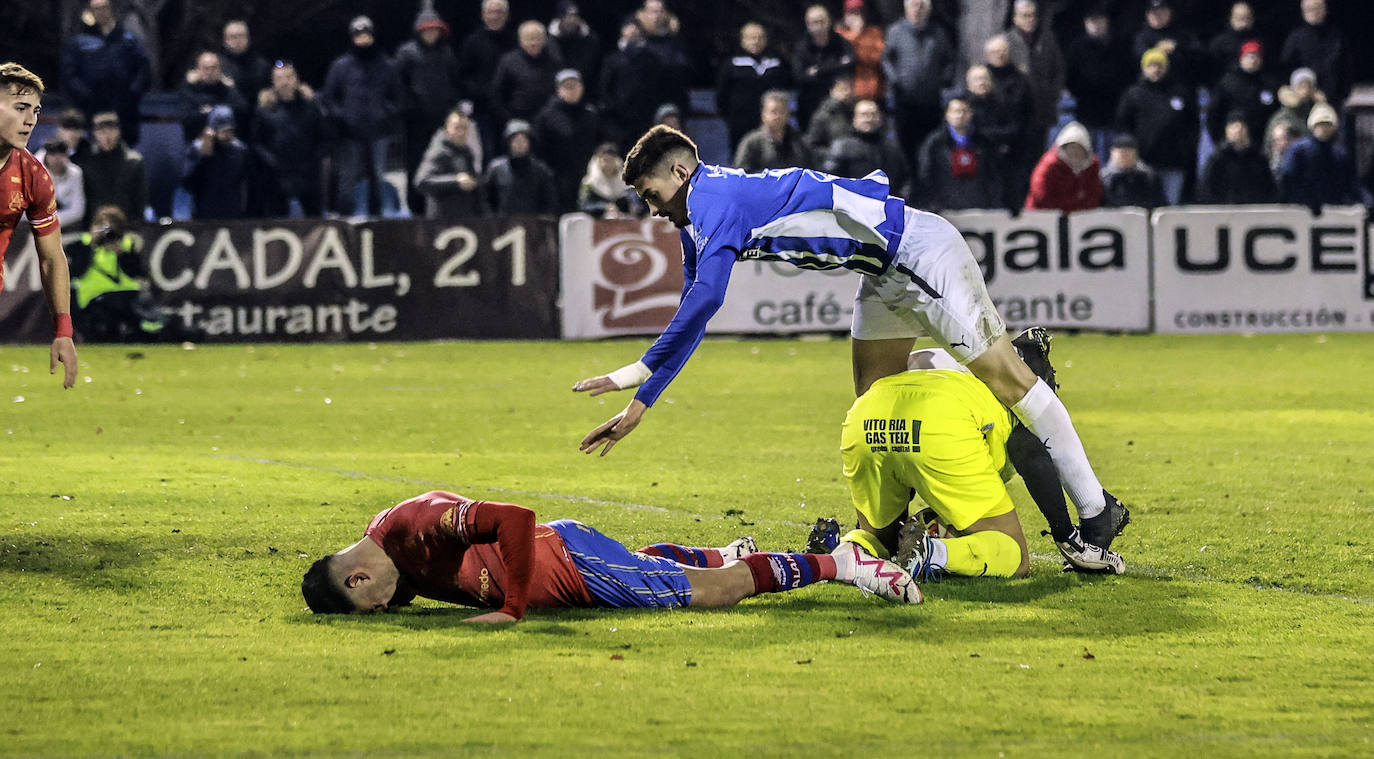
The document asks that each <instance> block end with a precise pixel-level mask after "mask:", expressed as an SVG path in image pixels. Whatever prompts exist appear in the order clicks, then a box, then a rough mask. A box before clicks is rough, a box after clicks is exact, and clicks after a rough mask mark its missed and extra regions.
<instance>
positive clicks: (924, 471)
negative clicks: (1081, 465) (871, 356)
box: [808, 328, 1129, 581]
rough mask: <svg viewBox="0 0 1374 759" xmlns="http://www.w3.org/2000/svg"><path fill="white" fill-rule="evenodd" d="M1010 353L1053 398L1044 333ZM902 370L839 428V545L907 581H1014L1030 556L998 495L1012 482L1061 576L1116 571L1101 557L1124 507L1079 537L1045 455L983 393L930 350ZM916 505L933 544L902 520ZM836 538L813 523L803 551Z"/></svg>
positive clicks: (1005, 498)
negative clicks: (847, 495) (883, 560)
mask: <svg viewBox="0 0 1374 759" xmlns="http://www.w3.org/2000/svg"><path fill="white" fill-rule="evenodd" d="M1013 342H1014V344H1015V346H1016V347H1017V349H1018V351H1019V352H1020V353H1021V355H1022V357H1023V359H1024V360H1025V361H1026V363H1027V364H1028V365H1029V366H1030V367H1031V369H1032V370H1034V371H1035V372H1036V374H1037V375H1039V376H1040V378H1041V379H1043V380H1045V382H1046V384H1048V385H1049V386H1050V387H1051V388H1055V387H1057V385H1056V383H1055V379H1054V369H1053V367H1051V366H1050V364H1049V359H1048V354H1049V333H1048V332H1046V331H1045V330H1044V329H1042V328H1033V329H1030V330H1027V331H1026V332H1024V333H1022V335H1021V336H1019V337H1018V338H1017V339H1016V340H1015V341H1013ZM909 365H910V367H911V370H910V371H907V372H904V373H902V374H897V375H893V376H889V377H884V378H882V379H880V380H878V381H876V382H874V383H873V386H872V387H871V388H870V389H869V390H868V391H867V392H865V393H864V394H863V395H862V396H860V397H859V399H858V400H856V401H855V402H854V405H853V406H852V407H851V408H850V410H849V414H848V416H847V418H846V419H845V423H844V431H843V433H842V437H841V453H842V456H843V459H844V474H845V477H846V479H848V481H849V486H850V492H851V494H852V496H853V500H854V506H855V508H856V510H857V511H858V528H857V529H855V530H853V531H851V532H850V533H849V534H847V535H845V536H844V538H843V540H844V541H848V542H854V543H858V544H859V545H861V546H863V547H864V548H865V549H867V550H868V551H869V552H870V553H873V554H874V555H876V556H881V557H888V556H895V561H896V562H897V563H898V564H901V565H902V566H905V567H906V568H907V569H908V570H909V571H910V572H911V574H912V575H913V576H914V577H915V578H916V579H917V581H925V580H934V579H938V578H939V577H940V576H941V575H943V574H945V573H950V574H956V575H966V576H992V577H1024V576H1025V575H1026V573H1027V572H1028V571H1029V569H1030V554H1029V551H1028V549H1027V547H1026V538H1025V534H1024V532H1023V531H1022V529H1021V523H1020V520H1019V519H1018V518H1017V516H1016V511H1015V508H1014V507H1013V505H1012V501H1011V496H1010V495H1009V494H1008V493H1007V489H1006V486H1005V484H1004V483H1005V482H1006V481H1007V480H1009V479H1010V478H1011V476H1012V474H1015V473H1016V472H1020V473H1021V475H1022V478H1023V479H1024V480H1025V481H1026V486H1027V489H1028V490H1029V491H1030V493H1031V496H1032V498H1033V499H1034V500H1035V502H1036V505H1037V506H1039V507H1040V510H1041V512H1042V513H1043V514H1044V515H1045V517H1046V519H1047V521H1048V522H1049V525H1050V534H1051V536H1052V537H1053V539H1054V541H1055V545H1056V546H1058V548H1059V551H1060V553H1061V554H1062V555H1063V556H1064V559H1065V562H1066V569H1072V570H1076V571H1084V572H1099V573H1111V574H1120V573H1121V572H1122V571H1124V569H1125V563H1124V562H1123V561H1122V559H1121V557H1120V556H1119V555H1118V554H1116V553H1113V552H1112V551H1110V550H1108V548H1109V547H1110V545H1111V541H1112V539H1113V538H1115V537H1116V535H1118V534H1119V533H1120V532H1121V530H1122V529H1123V528H1124V527H1125V526H1126V523H1127V522H1128V521H1129V514H1128V512H1127V511H1126V509H1125V508H1124V507H1118V509H1119V515H1120V516H1119V518H1118V519H1115V520H1113V522H1112V523H1111V524H1110V525H1107V529H1105V530H1097V531H1096V532H1099V533H1101V534H1094V535H1092V536H1088V535H1086V534H1085V533H1080V531H1079V528H1078V527H1076V526H1075V525H1074V524H1073V522H1072V520H1071V519H1070V517H1069V512H1068V506H1067V503H1066V501H1065V499H1064V491H1063V489H1062V486H1061V484H1060V480H1059V477H1058V475H1057V474H1056V473H1055V469H1054V464H1053V461H1052V460H1051V459H1050V456H1049V452H1048V451H1047V450H1046V448H1045V445H1044V443H1042V442H1041V441H1040V440H1039V439H1038V438H1036V437H1035V435H1033V434H1031V433H1030V432H1029V431H1028V430H1027V429H1026V428H1025V427H1024V426H1022V425H1020V424H1019V423H1018V422H1017V419H1016V417H1015V416H1014V415H1013V414H1012V413H1011V412H1009V411H1008V410H1007V409H1006V407H1005V406H1003V405H1002V404H1001V403H999V402H998V400H997V398H996V396H994V395H993V394H992V391H990V390H989V389H988V388H987V386H986V385H984V384H983V383H982V382H981V381H979V380H978V378H977V377H974V376H973V375H972V374H970V373H969V372H968V371H967V370H966V369H964V368H963V367H961V366H960V365H959V363H958V362H957V361H955V360H954V359H953V358H952V357H950V356H949V355H948V354H947V353H945V352H944V351H942V350H940V349H931V350H922V351H917V352H914V353H912V354H911V360H910V364H909ZM916 496H919V497H920V500H921V502H923V503H924V504H925V505H926V506H928V507H929V508H930V509H931V510H933V511H934V512H935V515H936V516H937V518H938V521H939V523H940V524H941V525H942V526H943V527H944V529H945V531H946V534H945V536H944V537H936V536H934V535H931V534H929V532H928V530H927V526H926V524H925V520H923V519H920V518H912V515H911V511H912V510H911V503H912V500H913V498H914V497H916ZM826 523H829V524H826ZM1086 528H1087V526H1086V525H1085V531H1086ZM826 533H829V534H828V535H827V534H826ZM838 533H839V530H838V525H837V524H836V523H834V521H833V520H821V523H818V525H817V530H815V531H813V534H812V541H811V542H812V545H811V546H809V547H808V550H823V548H824V544H825V543H828V542H831V541H835V540H837V539H839V535H838ZM826 538H829V540H827V539H826Z"/></svg>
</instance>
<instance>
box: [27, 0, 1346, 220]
mask: <svg viewBox="0 0 1374 759" xmlns="http://www.w3.org/2000/svg"><path fill="white" fill-rule="evenodd" d="M1292 1H1293V2H1294V3H1296V4H1299V5H1300V10H1301V15H1302V23H1301V24H1299V25H1297V26H1296V27H1294V28H1292V29H1291V30H1290V31H1289V32H1288V33H1287V35H1286V37H1285V38H1284V39H1283V42H1282V45H1281V46H1280V47H1279V48H1278V50H1277V51H1272V50H1269V49H1267V48H1266V42H1265V41H1264V38H1262V37H1261V36H1260V34H1259V33H1258V32H1257V31H1256V30H1257V28H1259V27H1260V26H1261V25H1262V24H1263V23H1265V22H1266V21H1267V20H1266V19H1261V18H1256V13H1255V9H1254V7H1253V6H1252V5H1251V4H1250V3H1247V2H1244V1H1243V0H1242V1H1241V2H1235V3H1233V4H1232V5H1231V6H1230V15H1229V19H1228V22H1227V25H1226V27H1225V28H1223V29H1220V30H1195V29H1189V28H1184V27H1182V26H1181V25H1180V24H1179V23H1178V21H1177V19H1176V17H1175V14H1174V9H1173V8H1172V7H1171V2H1170V0H1148V1H1147V2H1146V4H1145V5H1146V9H1145V11H1144V18H1143V19H1142V20H1141V23H1140V24H1139V31H1138V32H1136V33H1135V34H1134V35H1133V36H1130V37H1129V38H1127V37H1125V36H1123V35H1120V34H1118V33H1117V31H1116V30H1115V29H1113V28H1112V19H1113V14H1112V11H1111V6H1109V5H1106V4H1103V5H1099V6H1093V7H1090V8H1089V9H1088V10H1087V11H1086V12H1084V13H1082V16H1081V19H1079V20H1081V27H1080V28H1081V31H1080V32H1078V33H1077V34H1076V35H1074V36H1073V37H1072V38H1071V39H1069V40H1067V43H1065V42H1063V41H1061V40H1060V39H1058V38H1057V37H1056V35H1055V33H1054V27H1055V25H1054V24H1053V23H1051V22H1052V21H1053V19H1052V18H1050V16H1051V15H1052V14H1053V13H1054V12H1056V11H1057V9H1058V8H1059V7H1060V5H1061V4H1050V3H1048V2H1047V3H1044V4H1042V2H1040V1H1039V0H990V1H989V2H987V3H986V5H987V8H986V9H983V10H968V11H966V12H965V14H964V16H963V17H962V18H960V20H959V23H958V24H957V25H956V26H946V25H945V24H944V23H942V21H941V20H940V19H938V18H936V17H935V16H934V15H933V14H932V10H933V9H932V4H931V0H903V2H901V3H900V11H901V12H900V15H899V16H897V17H896V18H883V17H882V14H881V13H880V11H879V9H878V8H876V7H871V6H876V5H879V4H882V5H883V6H884V7H887V6H893V5H895V4H893V3H879V2H878V1H877V0H870V2H869V3H867V4H866V3H865V0H843V3H842V5H841V6H839V7H838V8H835V7H834V6H832V5H831V4H828V3H822V2H817V3H813V4H810V5H808V6H805V7H804V8H802V18H801V19H800V21H801V22H802V24H803V25H804V32H803V33H802V35H801V36H800V38H798V39H794V40H789V39H781V40H780V39H777V31H778V29H779V28H780V27H772V28H770V24H768V23H765V22H764V21H763V20H755V21H749V22H747V23H745V24H743V25H742V26H741V27H740V28H739V30H738V38H737V41H738V45H737V47H736V49H734V50H733V51H731V52H730V53H728V54H727V55H725V56H724V57H723V59H722V60H721V61H720V64H719V70H718V74H717V76H716V77H715V92H714V94H715V107H716V114H715V115H717V116H718V117H719V118H720V119H721V120H722V121H723V124H724V127H725V133H726V139H727V141H728V147H729V154H730V156H732V157H733V163H734V165H737V166H739V167H741V168H744V169H746V170H749V171H760V170H764V169H770V168H779V167H786V166H806V167H812V168H817V169H822V170H825V171H828V172H832V173H836V174H840V175H848V176H861V175H864V174H867V173H869V172H871V171H874V170H882V171H884V172H886V174H887V175H888V177H889V178H890V180H891V182H892V186H893V192H894V194H901V195H905V196H906V197H908V198H909V199H910V200H911V202H912V203H913V204H914V205H920V206H922V207H925V208H930V209H934V210H951V209H961V208H1031V209H1041V208H1044V209H1059V210H1082V209H1088V208H1095V207H1098V206H1127V205H1130V206H1144V207H1156V206H1160V205H1174V204H1180V203H1190V202H1202V203H1227V204H1232V203H1268V202H1288V203H1300V204H1305V205H1309V206H1320V205H1323V204H1349V203H1358V202H1365V203H1368V202H1370V195H1369V192H1368V188H1367V182H1368V179H1367V178H1366V180H1365V183H1362V182H1361V179H1360V174H1361V172H1359V171H1358V170H1357V167H1356V166H1355V159H1354V158H1353V156H1352V153H1351V151H1350V150H1349V148H1348V144H1347V141H1346V140H1345V139H1342V135H1341V132H1342V129H1343V128H1345V129H1348V128H1349V125H1348V124H1347V125H1346V126H1345V127H1343V126H1342V121H1343V114H1342V112H1341V110H1340V109H1341V107H1342V105H1343V104H1344V102H1345V98H1346V97H1347V95H1348V94H1349V92H1350V90H1351V87H1352V78H1353V77H1352V68H1351V44H1352V43H1351V40H1350V38H1349V36H1348V33H1347V31H1346V30H1343V29H1341V28H1339V27H1337V26H1336V25H1334V24H1333V23H1331V22H1330V21H1329V20H1328V18H1327V8H1326V0H1292ZM980 7H981V6H980ZM833 10H840V11H841V12H840V14H839V16H838V18H836V17H835V16H834V15H832V12H833ZM1060 28H1061V29H1062V28H1064V27H1063V26H1062V25H1061V26H1060ZM413 32H414V34H413V38H412V39H409V40H407V41H406V42H404V43H403V44H401V45H400V46H399V47H398V48H397V49H396V50H395V51H391V52H389V51H387V50H383V49H382V48H381V46H380V45H379V44H378V43H377V38H376V35H375V30H374V26H373V23H372V21H371V20H370V19H369V18H367V17H366V16H359V17H357V18H355V19H353V20H352V22H351V23H350V24H349V25H348V27H347V29H346V30H343V29H341V30H339V32H338V33H339V34H347V36H348V38H349V41H350V43H351V46H350V48H349V49H348V50H347V52H345V53H344V54H343V55H341V56H339V57H338V58H337V59H336V60H334V61H333V63H332V64H331V65H330V66H329V68H328V73H327V74H326V76H325V77H324V79H323V81H322V82H320V83H318V88H315V87H312V86H311V85H310V84H308V83H306V82H303V81H302V80H301V78H300V76H299V75H298V73H297V70H296V67H295V66H294V65H293V63H292V62H291V61H289V60H277V61H275V62H269V61H268V60H267V58H265V57H264V56H263V55H262V54H261V53H259V52H258V51H257V50H256V48H255V47H254V45H253V39H252V35H251V30H250V29H249V25H248V24H247V23H245V22H243V21H240V20H231V21H229V22H228V23H226V24H225V25H224V26H223V39H222V44H221V45H220V46H219V47H218V48H216V49H207V50H204V51H201V52H200V53H199V54H198V55H196V57H195V59H194V65H193V67H192V68H191V69H190V70H189V71H187V72H186V73H185V76H184V81H181V82H180V86H179V88H178V90H177V94H176V97H177V102H178V117H179V119H180V123H181V128H182V132H183V136H184V138H185V144H186V146H187V147H186V150H185V155H184V160H183V164H182V165H183V169H182V187H183V188H184V190H185V192H186V193H187V194H189V196H190V199H191V208H192V212H191V213H192V215H193V217H195V218H243V217H255V216H285V215H297V216H301V215H303V216H317V215H323V214H337V215H342V216H352V215H361V214H366V215H377V214H382V213H386V212H388V211H394V210H399V209H404V210H403V211H401V212H403V213H404V212H408V213H410V214H412V215H414V216H423V217H428V218H452V217H466V216H475V215H482V214H510V213H533V214H555V213H563V212H569V211H576V210H582V211H586V212H589V213H593V214H596V215H598V216H600V215H611V216H633V215H639V214H642V213H644V210H645V209H644V208H643V206H642V204H640V203H639V202H638V201H637V199H636V198H635V197H634V195H633V193H632V192H630V191H629V189H628V188H626V187H625V186H624V185H623V183H621V182H620V180H619V177H618V174H619V170H618V164H619V157H618V156H619V155H622V154H623V153H624V151H625V150H626V149H627V148H628V147H629V145H630V144H632V143H633V141H634V140H635V138H636V137H638V135H640V134H641V133H642V132H643V131H644V130H645V129H647V128H648V127H649V126H651V125H652V124H654V123H667V124H672V125H676V126H681V125H682V124H683V123H684V116H685V115H695V114H693V112H692V111H691V110H690V102H689V98H688V89H687V86H688V83H689V71H690V68H691V66H690V63H689V58H688V54H687V48H686V46H685V45H684V43H683V39H682V34H683V30H682V29H681V28H680V22H679V20H678V19H677V18H676V17H675V16H674V15H673V14H672V12H671V9H670V8H669V7H668V6H667V5H666V4H665V0H644V3H643V5H642V6H641V7H640V8H639V9H638V10H637V11H636V12H635V13H634V14H632V15H631V16H629V17H627V18H626V19H625V20H624V21H623V23H621V25H620V27H619V29H618V30H617V32H618V35H617V37H616V39H614V40H607V43H608V44H605V45H603V44H602V39H601V37H600V36H599V35H598V34H597V33H596V32H595V31H594V30H593V29H592V28H591V27H590V26H589V25H588V23H587V21H586V20H585V19H584V18H583V16H582V14H581V12H580V9H579V6H578V4H577V2H575V1H572V0H564V1H563V2H560V3H559V4H558V8H557V15H556V17H555V18H553V19H551V20H550V22H549V23H547V24H545V23H543V22H541V21H535V20H527V21H524V22H523V23H520V24H519V25H518V26H514V27H513V25H512V22H511V18H510V8H509V5H508V3H507V0H483V2H481V3H480V24H479V25H478V26H477V27H476V28H475V30H474V31H472V32H471V33H470V34H468V35H466V36H465V37H463V38H462V39H454V38H452V37H451V30H450V27H449V25H448V23H446V22H445V20H444V19H443V18H442V17H440V16H439V15H438V14H437V13H435V12H433V11H432V10H424V11H422V12H420V13H419V15H418V16H417V17H416V18H415V19H414V24H413ZM1203 32H1207V33H1208V34H1204V33H1203ZM1213 32H1214V33H1213ZM1275 53H1276V54H1275ZM61 80H62V81H61V85H62V87H61V89H62V91H63V92H64V94H65V95H66V96H67V97H68V98H69V100H70V102H71V104H72V106H73V107H72V108H71V109H69V110H67V111H65V112H63V113H62V114H60V117H59V119H58V122H59V130H58V134H57V136H56V137H55V138H54V139H52V140H51V141H49V142H48V143H47V144H46V145H44V146H43V151H42V153H43V156H42V160H43V161H44V162H45V164H46V165H47V166H48V167H49V170H50V171H51V172H52V174H53V176H54V181H55V183H56V185H57V188H58V199H59V205H60V207H61V210H62V212H63V213H64V214H66V215H68V216H74V217H77V218H78V219H79V218H80V217H82V216H83V215H84V214H85V213H86V212H87V210H88V209H91V210H93V209H96V208H99V207H103V206H107V205H108V206H114V207H117V208H118V209H120V211H121V212H122V213H124V214H125V215H126V216H128V217H129V218H142V217H143V216H144V213H145V209H146V207H147V205H148V187H147V179H146V173H145V170H144V166H143V160H142V157H141V156H140V155H139V154H138V153H137V152H136V151H134V150H133V149H131V148H130V146H131V145H135V144H137V142H138V139H139V135H138V130H139V126H140V124H139V101H140V99H141V98H142V96H143V95H144V93H145V92H146V91H147V90H148V88H149V62H148V60H147V57H146V56H145V55H144V53H143V49H142V47H141V45H140V43H139V41H138V39H137V38H136V37H135V36H134V35H133V34H132V33H130V32H129V31H127V30H125V29H124V28H123V27H122V26H121V25H120V23H119V22H118V20H117V17H116V13H115V12H114V9H113V8H112V7H111V0H89V2H88V3H87V5H86V7H85V10H84V13H83V23H82V26H81V29H80V30H79V31H78V33H76V34H75V35H74V36H72V37H71V38H70V39H69V40H68V41H67V43H66V46H65V49H64V52H63V58H62V72H61ZM88 128H89V131H88ZM393 148H394V149H393ZM1204 153H1206V160H1205V162H1203V163H1202V166H1201V169H1200V170H1199V163H1200V162H1199V157H1200V156H1201V155H1203V154H1204ZM393 155H395V156H399V160H398V161H396V162H395V163H397V164H399V165H400V168H402V169H403V175H404V177H405V179H404V182H402V183H401V185H403V186H393V184H392V183H391V182H389V181H388V177H389V176H392V177H394V176H395V175H396V172H395V168H396V167H395V166H394V165H393V164H392V163H389V161H390V160H392V156H393ZM389 170H390V171H389ZM78 224H79V222H78Z"/></svg>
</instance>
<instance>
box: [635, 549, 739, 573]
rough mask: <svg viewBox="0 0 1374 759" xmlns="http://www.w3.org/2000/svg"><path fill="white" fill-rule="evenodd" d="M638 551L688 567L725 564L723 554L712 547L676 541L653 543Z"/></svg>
mask: <svg viewBox="0 0 1374 759" xmlns="http://www.w3.org/2000/svg"><path fill="white" fill-rule="evenodd" d="M639 553H642V554H646V555H649V556H662V557H663V558H665V559H668V560H669V561H675V562H677V563H678V564H685V565H687V566H689V567H705V568H706V569H711V568H714V567H720V566H724V565H725V556H724V555H723V554H721V552H720V551H717V550H716V549H714V548H692V547H690V546H680V545H678V544H676V543H655V544H653V545H651V546H644V547H643V548H641V549H639Z"/></svg>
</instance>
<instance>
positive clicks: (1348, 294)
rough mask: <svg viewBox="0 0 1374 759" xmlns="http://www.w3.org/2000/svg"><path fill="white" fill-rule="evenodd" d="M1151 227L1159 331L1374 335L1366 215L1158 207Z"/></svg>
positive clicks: (1281, 209) (1273, 208) (1270, 208)
mask: <svg viewBox="0 0 1374 759" xmlns="http://www.w3.org/2000/svg"><path fill="white" fill-rule="evenodd" d="M1153 225H1154V252H1155V255H1154V267H1155V273H1154V288H1155V314H1156V319H1155V322H1156V323H1155V330H1156V331H1157V332H1161V333H1166V334H1185V333H1224V332H1336V331H1367V330H1370V329H1374V292H1371V288H1372V287H1374V281H1372V280H1371V272H1370V264H1369V253H1368V248H1367V242H1366V231H1365V210H1364V209H1363V208H1360V207H1358V206H1356V207H1349V208H1326V209H1324V210H1323V212H1322V214H1321V215H1320V216H1316V215H1314V214H1312V212H1311V211H1309V210H1308V209H1306V208H1302V207H1298V206H1244V207H1240V208H1237V207H1213V208H1208V207H1192V208H1179V209H1160V210H1158V211H1156V212H1155V214H1154V220H1153Z"/></svg>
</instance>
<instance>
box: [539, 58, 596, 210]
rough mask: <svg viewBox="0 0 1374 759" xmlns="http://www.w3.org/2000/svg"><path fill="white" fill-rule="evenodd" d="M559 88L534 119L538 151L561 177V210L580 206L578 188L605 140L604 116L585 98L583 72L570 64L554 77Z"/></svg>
mask: <svg viewBox="0 0 1374 759" xmlns="http://www.w3.org/2000/svg"><path fill="white" fill-rule="evenodd" d="M554 82H555V84H556V91H555V94H554V96H553V97H552V98H549V102H548V104H547V105H545V106H544V110H542V111H540V112H539V115H538V116H536V117H535V119H534V154H535V155H537V156H539V158H540V159H542V160H543V161H544V163H546V164H548V165H549V168H551V169H553V173H554V176H555V177H557V178H558V210H559V212H560V213H569V212H571V211H576V210H577V189H578V187H579V186H580V184H581V181H582V172H583V171H585V170H586V167H587V161H589V160H591V157H592V152H593V151H595V150H596V146H597V144H598V143H600V141H601V116H600V115H599V114H598V113H597V112H596V109H595V108H593V107H592V106H590V105H588V104H587V103H586V101H585V100H584V99H583V95H584V94H585V92H586V88H585V87H584V86H583V84H582V74H581V73H579V72H578V70H577V69H573V68H568V69H563V70H562V71H560V72H558V74H557V76H555V77H554Z"/></svg>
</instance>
